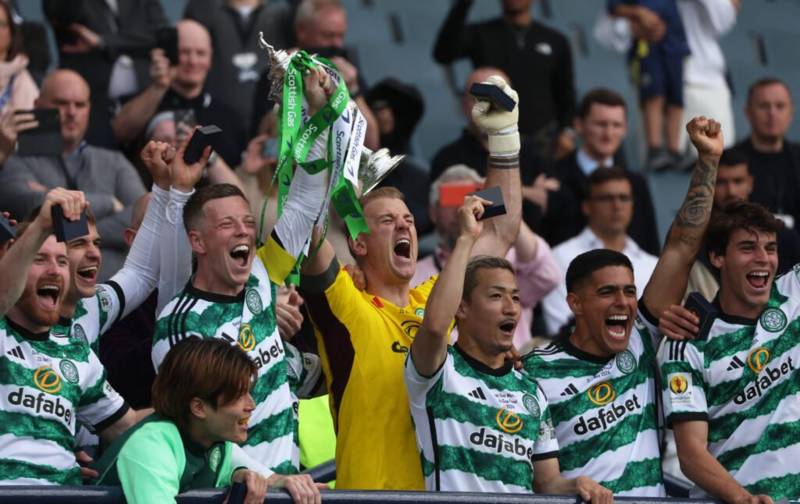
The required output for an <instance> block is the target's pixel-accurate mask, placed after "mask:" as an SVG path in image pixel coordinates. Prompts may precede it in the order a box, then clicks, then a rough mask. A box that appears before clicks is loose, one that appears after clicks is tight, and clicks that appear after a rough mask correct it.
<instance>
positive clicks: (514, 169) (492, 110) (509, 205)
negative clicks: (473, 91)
mask: <svg viewBox="0 0 800 504" xmlns="http://www.w3.org/2000/svg"><path fill="white" fill-rule="evenodd" d="M487 83H488V84H494V85H495V86H497V87H499V88H500V89H502V90H503V91H504V92H505V93H506V94H507V95H509V96H510V97H511V98H513V99H514V101H515V102H519V97H518V96H517V92H516V91H514V90H513V89H511V87H510V86H509V85H508V84H506V82H505V81H504V80H503V79H502V78H501V77H499V76H496V75H493V76H491V77H489V79H488V81H487ZM472 118H473V119H474V121H475V124H477V125H478V127H479V128H480V129H481V131H483V132H484V133H486V134H487V135H488V137H489V163H488V170H487V172H486V187H493V186H500V188H501V190H502V191H503V201H504V202H505V206H506V214H505V215H503V216H500V217H496V218H494V219H490V220H489V221H487V222H486V225H484V226H483V233H481V236H480V237H479V238H478V241H477V242H476V243H475V247H474V248H473V249H472V255H492V256H497V257H504V256H505V255H506V253H507V252H508V249H509V248H510V247H511V244H513V243H514V241H515V240H516V239H517V234H518V233H519V223H520V221H521V219H522V189H521V184H520V179H519V146H520V143H519V132H518V131H517V122H518V120H519V103H517V105H516V106H515V107H514V110H512V111H510V112H508V111H506V110H503V109H500V108H498V107H496V106H494V105H492V104H491V103H490V102H488V101H483V100H480V101H476V103H475V106H474V107H473V108H472Z"/></svg>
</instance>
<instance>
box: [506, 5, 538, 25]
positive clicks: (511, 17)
mask: <svg viewBox="0 0 800 504" xmlns="http://www.w3.org/2000/svg"><path fill="white" fill-rule="evenodd" d="M503 19H505V20H506V22H508V23H511V24H513V25H516V26H528V25H529V24H531V21H532V20H533V18H532V17H531V11H530V10H529V9H525V10H521V11H519V12H504V13H503Z"/></svg>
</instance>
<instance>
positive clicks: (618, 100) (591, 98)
mask: <svg viewBox="0 0 800 504" xmlns="http://www.w3.org/2000/svg"><path fill="white" fill-rule="evenodd" d="M594 104H599V105H606V106H608V107H622V108H624V109H627V106H626V105H625V99H624V98H623V97H622V96H620V95H619V93H615V92H614V91H611V90H610V89H607V88H594V89H592V90H590V91H589V92H588V93H586V94H585V95H584V96H583V99H582V100H581V102H580V103H579V104H578V111H577V112H578V113H577V116H578V117H579V118H581V119H586V116H588V115H589V111H590V110H592V105H594Z"/></svg>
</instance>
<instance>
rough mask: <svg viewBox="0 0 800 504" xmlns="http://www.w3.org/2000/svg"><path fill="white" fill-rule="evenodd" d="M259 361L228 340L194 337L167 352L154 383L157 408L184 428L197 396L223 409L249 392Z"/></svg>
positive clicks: (154, 401) (154, 397)
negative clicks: (190, 406)
mask: <svg viewBox="0 0 800 504" xmlns="http://www.w3.org/2000/svg"><path fill="white" fill-rule="evenodd" d="M257 369H258V368H257V367H256V365H255V363H254V362H253V361H252V359H250V357H248V356H247V354H246V353H244V352H243V351H242V350H241V349H240V348H239V347H238V346H235V345H231V344H230V343H228V342H227V341H224V340H221V339H216V338H209V339H201V338H198V337H196V336H190V337H188V338H186V339H183V340H181V341H179V342H178V344H177V345H175V346H174V347H172V349H171V350H170V351H169V353H167V356H166V357H165V358H164V362H162V363H161V367H160V368H159V369H158V374H157V375H156V380H155V381H154V382H153V389H152V390H153V408H154V409H155V411H156V413H158V414H159V415H161V416H164V417H166V418H169V419H170V420H172V421H173V422H175V423H176V424H177V425H178V428H179V429H180V430H185V429H187V428H188V426H189V418H190V417H191V412H190V409H189V405H190V403H191V400H192V399H194V398H199V399H202V400H204V401H206V402H208V403H210V404H211V406H212V407H213V408H219V407H220V406H224V405H226V404H229V403H231V402H233V401H235V400H236V399H238V398H240V397H242V396H243V395H244V394H246V393H248V391H249V390H250V386H251V384H252V381H253V380H254V379H255V377H256V371H257Z"/></svg>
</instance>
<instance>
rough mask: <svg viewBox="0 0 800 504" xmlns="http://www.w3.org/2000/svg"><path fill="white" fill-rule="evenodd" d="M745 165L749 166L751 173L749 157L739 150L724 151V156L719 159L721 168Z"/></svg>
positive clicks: (748, 169)
mask: <svg viewBox="0 0 800 504" xmlns="http://www.w3.org/2000/svg"><path fill="white" fill-rule="evenodd" d="M740 164H743V165H745V166H747V171H750V166H749V164H748V162H747V156H746V155H745V154H744V152H742V151H741V150H739V149H735V148H730V149H725V150H724V151H722V156H720V158H719V163H718V165H719V166H736V165H740Z"/></svg>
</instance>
